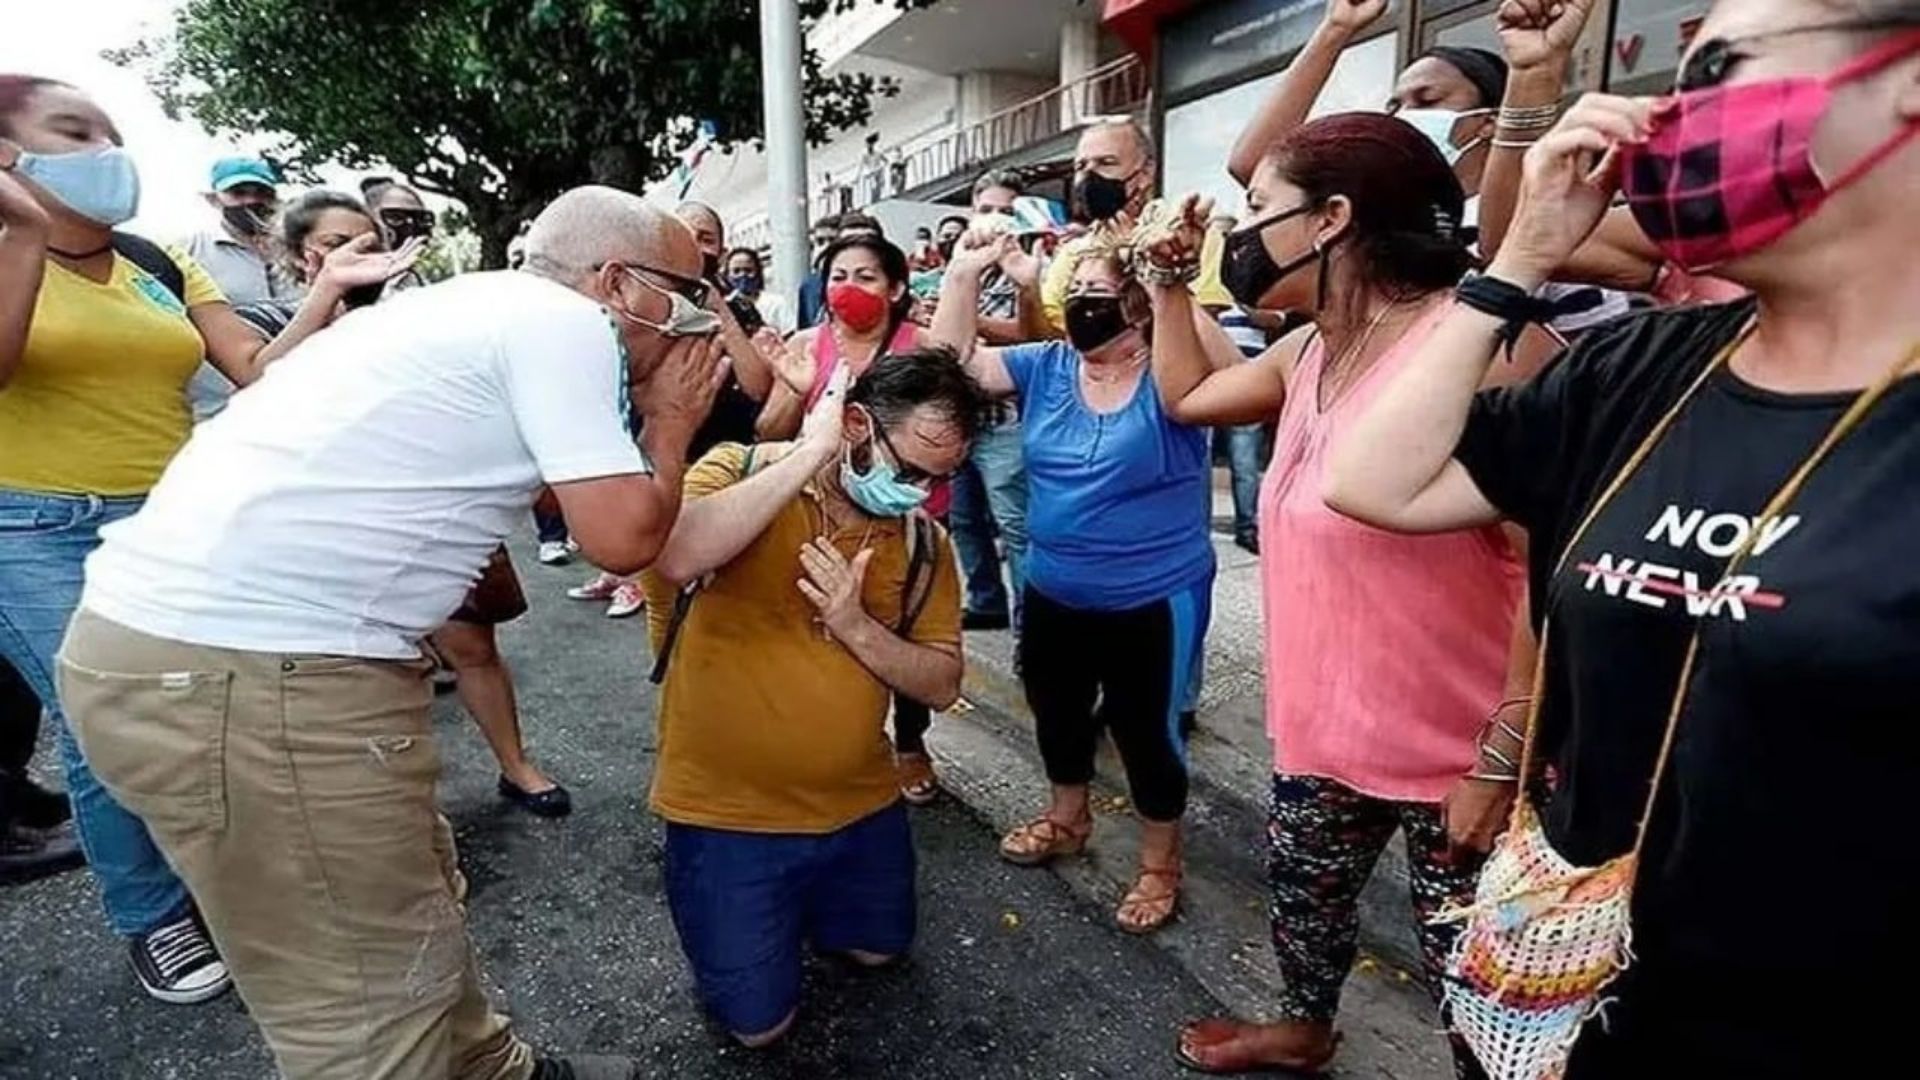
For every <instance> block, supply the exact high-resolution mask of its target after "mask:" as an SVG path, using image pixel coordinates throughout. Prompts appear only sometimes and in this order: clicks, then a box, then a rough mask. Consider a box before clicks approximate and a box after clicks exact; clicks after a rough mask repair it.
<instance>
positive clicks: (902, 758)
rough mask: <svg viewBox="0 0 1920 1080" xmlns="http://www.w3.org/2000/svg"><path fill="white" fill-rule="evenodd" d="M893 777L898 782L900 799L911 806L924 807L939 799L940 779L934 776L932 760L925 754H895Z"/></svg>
mask: <svg viewBox="0 0 1920 1080" xmlns="http://www.w3.org/2000/svg"><path fill="white" fill-rule="evenodd" d="M893 772H894V776H895V777H897V778H898V780H899V782H900V797H901V798H903V799H905V800H907V802H908V804H910V805H913V806H926V805H927V804H928V803H931V802H933V801H934V800H935V799H937V798H939V797H940V778H939V777H938V776H935V775H934V772H933V759H932V758H930V757H928V756H927V755H925V754H895V755H894V756H893Z"/></svg>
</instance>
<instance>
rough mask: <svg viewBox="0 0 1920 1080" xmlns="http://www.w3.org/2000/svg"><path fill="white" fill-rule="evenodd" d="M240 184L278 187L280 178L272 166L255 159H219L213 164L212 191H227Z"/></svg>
mask: <svg viewBox="0 0 1920 1080" xmlns="http://www.w3.org/2000/svg"><path fill="white" fill-rule="evenodd" d="M241 184H265V185H266V186H268V187H278V186H279V185H280V177H279V175H278V174H276V173H275V172H274V171H273V166H271V165H269V164H267V163H266V162H265V161H262V160H260V159H259V158H256V157H229V158H221V159H220V160H219V161H216V162H214V163H213V190H215V191H227V190H229V189H231V188H236V187H239V186H240V185H241Z"/></svg>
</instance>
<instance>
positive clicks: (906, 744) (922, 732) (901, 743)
mask: <svg viewBox="0 0 1920 1080" xmlns="http://www.w3.org/2000/svg"><path fill="white" fill-rule="evenodd" d="M932 726H933V710H932V709H929V708H927V707H926V706H925V705H922V704H921V703H919V702H917V701H915V700H913V699H912V698H910V697H908V696H907V695H905V694H895V695H893V749H894V750H895V752H897V753H902V754H924V753H926V752H927V729H928V728H930V727H932Z"/></svg>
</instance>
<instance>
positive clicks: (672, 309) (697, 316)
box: [613, 267, 720, 338]
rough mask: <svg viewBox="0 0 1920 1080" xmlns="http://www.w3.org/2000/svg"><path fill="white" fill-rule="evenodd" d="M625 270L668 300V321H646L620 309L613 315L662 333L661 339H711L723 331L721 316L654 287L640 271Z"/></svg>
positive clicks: (677, 294) (616, 309)
mask: <svg viewBox="0 0 1920 1080" xmlns="http://www.w3.org/2000/svg"><path fill="white" fill-rule="evenodd" d="M623 269H625V270H626V272H627V276H628V277H630V278H632V279H633V280H635V281H637V282H639V283H640V284H642V285H644V286H646V287H647V288H649V289H652V290H653V291H654V292H657V293H659V294H660V295H662V296H664V297H666V298H667V321H666V322H664V323H657V322H654V321H652V320H651V319H643V318H641V317H640V316H638V315H635V314H634V313H632V312H631V311H624V310H621V309H620V308H615V309H613V310H614V313H615V314H617V315H619V316H620V317H621V318H623V319H625V320H627V321H628V322H630V323H632V324H633V325H635V326H644V327H646V328H647V329H649V330H652V331H654V332H656V333H658V334H660V335H661V336H662V337H670V338H679V337H711V336H712V335H714V334H717V333H719V332H720V316H718V315H715V314H714V313H713V312H711V311H708V310H707V309H706V308H703V307H700V306H698V305H696V304H695V303H694V302H693V301H691V300H689V299H687V298H686V297H684V296H681V295H680V294H679V293H677V292H673V291H671V290H669V289H663V288H661V287H660V286H658V285H655V284H654V283H653V282H651V281H648V280H647V279H646V278H644V277H642V276H640V273H639V271H637V270H634V269H633V268H632V267H624V268H623Z"/></svg>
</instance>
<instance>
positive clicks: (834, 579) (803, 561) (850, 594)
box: [799, 540, 965, 709]
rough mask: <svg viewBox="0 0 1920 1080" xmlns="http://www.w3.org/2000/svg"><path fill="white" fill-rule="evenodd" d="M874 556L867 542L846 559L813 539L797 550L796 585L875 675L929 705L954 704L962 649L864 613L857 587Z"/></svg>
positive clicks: (835, 634) (836, 637)
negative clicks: (800, 572) (908, 634)
mask: <svg viewBox="0 0 1920 1080" xmlns="http://www.w3.org/2000/svg"><path fill="white" fill-rule="evenodd" d="M872 559H873V549H871V548H868V549H866V550H864V551H861V552H859V553H857V554H855V555H854V557H853V558H852V559H847V558H845V557H844V556H842V555H841V554H840V552H839V551H838V550H837V549H835V548H834V546H833V545H832V544H830V543H828V542H827V541H825V540H815V541H812V542H811V543H809V544H807V546H806V547H804V548H802V549H801V551H800V565H801V567H802V568H803V569H804V570H805V575H804V576H803V577H802V578H801V579H800V581H799V586H800V591H801V592H802V593H804V594H805V595H806V597H807V599H808V600H809V601H811V602H812V603H813V606H814V609H815V610H817V611H818V612H819V613H820V622H821V624H822V625H824V626H825V627H826V628H827V632H828V633H830V634H832V635H833V639H834V640H835V641H837V642H839V643H840V645H841V646H842V647H843V648H845V649H846V650H847V651H848V652H850V653H852V654H853V658H854V659H856V660H858V661H860V663H861V666H863V667H865V668H866V669H867V670H868V671H871V672H873V674H874V677H875V678H877V679H879V680H880V681H881V682H883V683H886V684H887V685H888V686H890V687H892V688H893V689H894V690H896V691H899V692H900V693H902V694H905V695H907V696H908V697H910V698H912V699H914V700H915V701H918V702H920V703H921V704H923V705H926V706H927V707H928V708H931V709H944V708H946V707H947V706H949V705H952V704H953V703H954V701H956V700H958V699H959V697H960V676H961V673H962V671H963V670H964V667H965V665H964V664H963V663H962V661H961V659H960V650H959V649H958V648H957V647H955V646H950V645H922V644H919V643H917V642H913V641H908V640H907V639H905V638H903V637H901V636H900V635H898V634H896V633H894V632H893V630H892V629H890V628H889V627H886V626H884V625H882V624H881V623H880V622H879V620H877V619H875V618H874V617H873V616H872V615H869V614H868V613H867V610H866V607H865V606H864V603H863V599H862V593H861V590H862V587H863V586H864V584H865V582H866V576H867V566H868V564H869V563H870V562H871V561H872ZM936 572H937V571H936Z"/></svg>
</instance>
